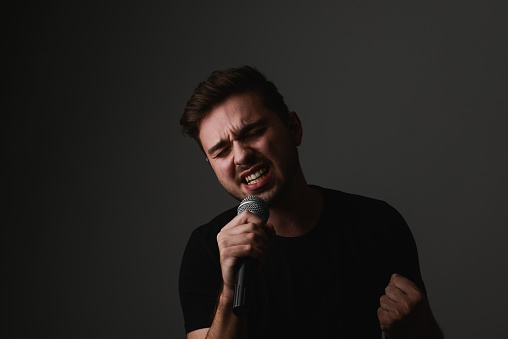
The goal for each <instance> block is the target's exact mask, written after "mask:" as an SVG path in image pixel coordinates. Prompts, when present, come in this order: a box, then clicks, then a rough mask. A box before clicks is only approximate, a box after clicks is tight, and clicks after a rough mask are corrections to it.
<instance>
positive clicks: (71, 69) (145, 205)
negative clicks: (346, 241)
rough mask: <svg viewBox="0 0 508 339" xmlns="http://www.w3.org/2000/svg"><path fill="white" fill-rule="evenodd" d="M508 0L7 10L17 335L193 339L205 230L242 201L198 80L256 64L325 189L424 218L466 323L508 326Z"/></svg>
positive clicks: (453, 315)
mask: <svg viewBox="0 0 508 339" xmlns="http://www.w3.org/2000/svg"><path fill="white" fill-rule="evenodd" d="M503 3H504V2H503V1H455V2H451V1H430V2H429V1H417V2H414V1H321V2H314V3H312V4H311V2H303V1H267V2H259V1H258V2H245V3H243V2H239V1H222V2H220V3H216V2H212V1H192V2H181V3H175V2H152V3H144V4H143V5H141V4H136V3H132V2H129V3H120V2H119V3H118V4H117V5H112V4H109V5H108V4H90V3H82V4H80V5H77V4H73V5H67V4H57V3H53V4H39V5H28V4H21V5H17V7H16V8H14V9H12V10H11V11H4V14H3V16H4V20H3V25H4V29H3V31H4V34H5V35H4V43H6V44H5V46H6V47H5V51H4V53H3V54H4V56H7V57H8V61H7V62H5V63H4V67H3V68H4V72H3V74H4V76H3V82H4V87H6V85H7V87H8V88H9V89H8V90H7V91H5V92H4V94H6V95H7V100H6V102H7V103H8V105H7V109H6V110H5V111H4V113H3V115H4V123H2V137H3V138H4V140H5V141H4V143H3V144H4V145H3V146H4V155H5V158H6V159H7V161H6V162H7V166H6V167H7V174H6V176H5V180H4V184H3V189H2V191H3V192H4V193H7V195H8V197H7V198H8V201H9V204H7V205H5V206H6V207H7V208H6V215H7V218H5V219H4V220H7V222H6V227H2V229H3V231H2V245H3V246H2V248H3V261H4V264H3V267H4V272H7V274H5V275H4V277H3V278H2V279H3V280H4V282H6V283H7V284H8V287H7V288H4V290H3V294H2V308H3V311H4V312H6V316H5V317H4V319H5V320H6V325H5V326H2V333H3V335H2V337H16V338H21V337H28V336H29V335H30V336H33V337H51V338H112V337H115V338H116V337H118V338H120V337H121V338H168V337H169V338H183V337H184V329H183V318H182V314H181V310H180V305H179V299H178V293H177V279H178V270H179V265H180V260H181V256H182V252H183V249H184V246H185V243H186V241H187V238H188V236H189V234H190V232H191V231H192V229H193V228H195V227H196V226H198V225H200V224H202V223H204V222H206V221H208V220H209V219H211V218H212V217H213V216H214V215H215V214H217V213H218V212H220V211H222V210H224V209H226V208H228V207H231V206H233V205H234V204H235V201H233V200H232V198H230V197H229V196H228V195H227V194H226V193H225V192H223V190H222V189H221V188H220V186H219V184H218V183H217V181H216V179H215V177H214V175H213V173H212V171H211V170H210V168H209V167H208V165H207V163H206V162H205V161H204V158H203V156H202V154H201V153H200V151H199V150H198V148H197V147H196V145H195V144H194V142H193V141H191V140H190V139H187V138H184V137H182V136H181V134H180V130H179V123H178V121H179V117H180V115H181V112H182V110H183V107H184V105H185V102H186V100H187V99H188V97H189V96H190V94H191V93H192V90H193V89H194V87H195V86H196V85H197V83H198V82H199V81H201V80H203V79H204V78H205V77H206V76H207V75H208V74H209V73H210V72H211V71H212V70H214V69H217V68H226V67H232V66H238V65H241V64H250V65H254V66H256V67H258V68H259V69H261V70H262V71H263V72H265V73H266V74H267V76H268V77H269V78H270V79H271V80H273V81H274V82H275V83H276V84H277V85H278V87H279V89H280V91H281V92H282V94H283V95H284V96H285V98H286V100H287V103H288V105H289V107H290V109H292V110H295V111H297V112H298V113H299V115H300V117H301V120H302V122H303V125H304V141H303V145H302V146H301V148H300V155H301V160H302V165H303V169H304V172H305V173H306V176H307V179H308V181H309V182H310V183H314V184H318V185H322V186H327V187H332V188H336V189H340V190H344V191H347V192H352V193H358V194H363V195H367V196H371V197H375V198H379V199H382V200H386V201H388V202H389V203H390V204H392V205H393V206H395V207H396V208H397V209H398V210H399V211H400V212H401V213H402V214H403V215H404V216H405V218H406V220H407V221H408V223H409V225H410V227H411V229H412V231H413V233H414V235H415V238H416V241H417V244H418V247H419V252H420V259H421V267H422V273H423V277H424V280H425V281H426V284H427V288H428V293H429V298H430V301H431V304H432V307H433V309H434V312H435V315H436V317H437V319H438V321H439V323H440V324H441V326H442V328H443V330H444V332H445V334H446V335H447V337H448V338H473V337H477V338H479V337H483V338H500V337H507V336H508V330H507V329H506V326H505V324H504V323H505V320H506V315H507V313H506V303H507V301H508V300H507V293H506V286H508V278H507V274H506V269H507V265H506V258H507V257H508V251H507V249H506V247H507V246H506V245H505V242H506V235H507V231H506V226H507V225H508V222H507V217H506V211H505V206H506V203H507V198H506V190H507V189H508V182H507V179H506V173H508V162H507V160H506V159H507V157H506V153H507V152H506V149H507V147H506V146H507V145H508V140H507V139H508V137H507V135H508V133H507V120H508V119H507V117H506V113H507V112H508V109H507V108H508V105H507V93H508V90H507V89H508V88H507V87H508V86H507V75H508V72H507V68H508V67H507V60H508V48H507V39H506V34H507V32H508V31H507V24H506V14H507V10H506V5H504V4H503ZM4 107H5V105H4ZM5 116H7V118H5Z"/></svg>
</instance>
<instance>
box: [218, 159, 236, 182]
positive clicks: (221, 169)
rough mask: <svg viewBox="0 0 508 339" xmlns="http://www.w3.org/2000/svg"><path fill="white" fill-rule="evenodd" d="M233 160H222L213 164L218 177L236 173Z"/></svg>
mask: <svg viewBox="0 0 508 339" xmlns="http://www.w3.org/2000/svg"><path fill="white" fill-rule="evenodd" d="M231 163H232V162H231V161H220V162H216V163H214V164H212V168H213V171H214V172H215V175H216V176H217V177H218V178H224V177H229V176H231V175H234V174H235V171H234V167H233V166H231Z"/></svg>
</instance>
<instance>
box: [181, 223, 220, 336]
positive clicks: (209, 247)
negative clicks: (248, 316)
mask: <svg viewBox="0 0 508 339" xmlns="http://www.w3.org/2000/svg"><path fill="white" fill-rule="evenodd" d="M221 283H222V276H221V269H220V261H219V250H218V247H217V242H216V240H215V237H214V236H207V235H206V234H203V232H202V230H200V228H198V229H196V230H194V232H192V234H191V236H190V239H189V241H188V243H187V246H186V248H185V251H184V254H183V258H182V264H181V266H180V279H179V292H180V303H181V306H182V310H183V316H184V321H185V330H186V332H187V333H189V332H192V331H194V330H198V329H201V328H207V327H210V326H211V324H212V320H213V315H214V312H215V306H216V302H217V298H218V295H219V293H220V289H221Z"/></svg>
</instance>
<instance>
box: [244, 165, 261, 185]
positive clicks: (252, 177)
mask: <svg viewBox="0 0 508 339" xmlns="http://www.w3.org/2000/svg"><path fill="white" fill-rule="evenodd" d="M265 172H266V170H265V169H264V168H262V169H260V170H258V171H257V172H256V173H254V174H251V175H248V176H246V177H245V180H246V181H247V183H249V184H255V182H252V181H253V180H255V179H257V178H259V177H260V176H261V175H262V174H263V173H265ZM258 181H259V180H258ZM256 182H257V181H256Z"/></svg>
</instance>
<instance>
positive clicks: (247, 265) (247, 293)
mask: <svg viewBox="0 0 508 339" xmlns="http://www.w3.org/2000/svg"><path fill="white" fill-rule="evenodd" d="M256 271H257V261H256V259H254V258H251V257H247V258H245V259H244V260H243V261H242V262H241V264H240V268H239V269H238V272H237V273H236V282H235V296H234V299H233V313H234V314H235V315H236V316H238V317H246V316H248V315H249V313H250V311H251V310H252V304H253V299H254V291H255V286H254V285H255V283H256Z"/></svg>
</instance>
